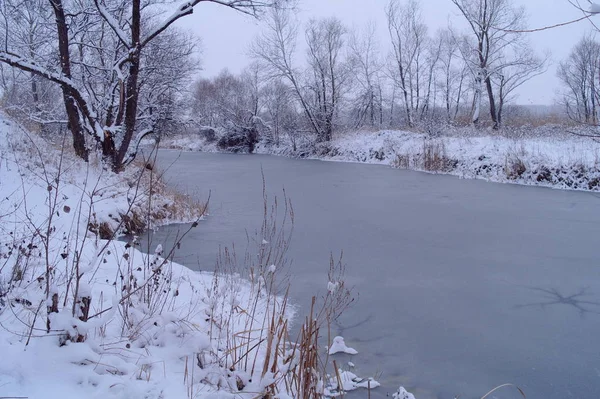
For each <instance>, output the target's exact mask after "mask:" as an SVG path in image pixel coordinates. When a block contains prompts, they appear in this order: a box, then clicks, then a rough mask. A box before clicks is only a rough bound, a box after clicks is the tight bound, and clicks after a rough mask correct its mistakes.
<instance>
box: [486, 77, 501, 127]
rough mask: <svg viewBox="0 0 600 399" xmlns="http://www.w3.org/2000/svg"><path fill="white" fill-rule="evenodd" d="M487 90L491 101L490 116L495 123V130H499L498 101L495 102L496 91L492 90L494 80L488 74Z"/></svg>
mask: <svg viewBox="0 0 600 399" xmlns="http://www.w3.org/2000/svg"><path fill="white" fill-rule="evenodd" d="M485 88H486V90H487V93H488V99H489V101H490V116H491V117H492V122H493V123H494V125H493V129H498V114H497V113H496V101H495V100H494V89H493V88H492V80H491V79H490V77H489V75H487V74H486V77H485Z"/></svg>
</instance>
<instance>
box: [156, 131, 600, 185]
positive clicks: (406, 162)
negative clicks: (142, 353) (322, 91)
mask: <svg viewBox="0 0 600 399" xmlns="http://www.w3.org/2000/svg"><path fill="white" fill-rule="evenodd" d="M491 133H492V132H487V131H486V132H483V133H482V132H481V131H476V130H472V129H463V130H457V131H454V133H452V134H448V135H445V136H443V137H437V136H436V137H432V136H431V135H426V134H422V133H415V132H406V131H392V130H383V131H377V132H368V131H363V132H355V133H345V134H343V135H342V134H340V135H338V136H336V137H334V139H333V140H332V142H331V143H328V144H326V145H313V144H311V143H309V142H307V141H304V142H303V141H298V142H297V143H296V150H294V145H293V144H292V143H291V142H290V140H289V139H287V138H285V139H282V140H281V142H280V144H279V145H274V144H267V143H265V142H260V143H259V144H258V145H257V147H256V149H255V152H256V153H261V154H272V155H280V156H288V157H300V158H313V159H321V160H330V161H343V162H362V163H374V164H384V165H389V166H392V167H396V168H403V169H412V170H417V171H423V172H428V173H444V174H451V175H455V176H458V177H461V178H467V179H483V180H488V181H492V182H498V183H515V184H525V185H536V186H545V187H553V188H559V189H574V190H584V191H600V144H598V143H597V142H596V141H594V140H592V139H591V138H588V137H580V136H576V135H572V134H568V133H564V132H563V130H562V128H560V127H553V128H545V129H541V128H538V129H536V130H534V131H532V132H530V134H519V135H515V137H512V138H509V137H505V136H501V135H492V134H491ZM162 145H163V146H165V147H167V148H173V149H182V150H188V151H208V152H217V151H220V149H219V148H218V147H217V145H216V142H208V141H206V140H205V139H204V138H202V137H200V136H196V135H192V136H178V137H173V138H168V139H165V140H164V141H163V142H162Z"/></svg>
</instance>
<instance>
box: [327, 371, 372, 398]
mask: <svg viewBox="0 0 600 399" xmlns="http://www.w3.org/2000/svg"><path fill="white" fill-rule="evenodd" d="M338 376H339V382H341V386H340V385H339V384H338V380H337V378H332V379H331V386H332V387H333V388H334V389H336V390H338V391H339V390H341V391H346V392H347V391H353V390H355V389H358V388H367V389H373V388H377V387H378V386H380V385H381V384H379V382H377V381H375V380H374V379H372V378H367V379H363V378H360V377H358V376H357V375H356V374H354V373H353V372H351V371H343V370H342V369H340V370H339V371H338Z"/></svg>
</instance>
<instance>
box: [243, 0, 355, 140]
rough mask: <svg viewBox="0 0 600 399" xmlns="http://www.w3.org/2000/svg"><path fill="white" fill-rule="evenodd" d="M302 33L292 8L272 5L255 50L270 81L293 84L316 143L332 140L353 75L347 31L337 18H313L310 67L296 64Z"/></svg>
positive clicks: (307, 34)
mask: <svg viewBox="0 0 600 399" xmlns="http://www.w3.org/2000/svg"><path fill="white" fill-rule="evenodd" d="M297 33H298V26H297V21H295V19H294V18H293V16H292V15H291V13H290V12H289V10H283V9H273V10H272V12H271V15H270V18H269V20H268V21H267V26H266V30H265V32H263V34H262V35H261V36H259V37H258V38H257V39H256V40H255V42H254V43H253V45H252V48H251V52H252V54H253V56H254V58H255V59H256V60H258V61H260V62H261V63H262V64H263V65H264V67H265V69H266V70H268V75H269V77H270V78H271V79H273V78H280V79H282V80H283V81H285V82H287V83H288V84H289V85H290V88H291V90H292V92H293V93H294V96H295V98H296V100H297V101H298V103H299V105H300V107H301V109H302V111H303V113H304V115H305V117H306V121H307V124H308V125H309V126H310V129H311V130H312V131H313V132H314V133H315V134H316V137H317V142H326V141H329V140H331V137H332V134H333V129H334V125H335V124H334V118H335V117H336V115H337V114H338V109H339V105H340V99H341V96H342V93H343V90H344V85H345V84H346V81H347V78H348V75H349V74H348V73H347V72H348V68H347V64H346V60H345V58H344V56H345V54H344V46H345V35H346V29H345V28H344V26H343V25H342V24H341V22H340V21H339V20H337V19H335V18H329V19H322V20H312V21H310V22H309V24H308V26H307V28H306V32H305V37H306V42H307V47H308V49H307V51H306V63H307V65H308V69H306V70H302V69H300V68H297V67H296V66H295V57H296V56H297V55H296V40H297Z"/></svg>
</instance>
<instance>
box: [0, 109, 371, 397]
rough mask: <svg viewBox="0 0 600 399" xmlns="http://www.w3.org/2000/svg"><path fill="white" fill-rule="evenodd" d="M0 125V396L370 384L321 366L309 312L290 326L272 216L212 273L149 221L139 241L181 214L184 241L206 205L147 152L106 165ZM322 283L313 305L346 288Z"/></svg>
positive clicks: (291, 392) (334, 298) (224, 393)
mask: <svg viewBox="0 0 600 399" xmlns="http://www.w3.org/2000/svg"><path fill="white" fill-rule="evenodd" d="M0 138H1V140H0V190H1V192H2V193H3V196H2V198H1V199H0V222H1V223H0V244H1V246H0V327H2V328H0V348H2V350H1V352H2V355H3V360H4V361H3V362H2V363H1V364H0V397H27V398H31V399H35V398H40V399H41V398H44V399H47V398H56V399H70V398H73V399H75V398H82V397H86V398H94V397H97V398H142V397H143V398H148V399H159V398H161V399H168V398H173V399H175V398H177V399H179V398H213V397H220V398H222V397H226V398H229V397H231V398H233V397H235V398H242V399H243V398H248V399H249V398H254V397H256V395H257V393H263V394H271V395H279V397H282V398H283V397H296V395H297V393H298V392H300V394H299V395H300V396H302V394H303V391H302V390H303V389H304V388H305V387H307V388H309V389H310V390H312V391H311V392H313V393H319V394H327V395H330V396H334V395H336V394H339V390H340V389H343V390H346V391H347V390H352V389H358V388H360V387H366V386H367V385H370V387H372V388H374V387H376V386H377V382H376V381H374V380H363V379H361V378H358V377H357V376H356V375H355V374H353V373H351V372H350V371H348V370H340V371H339V372H338V373H335V374H336V375H334V376H332V377H327V376H325V374H323V373H322V372H321V371H319V370H324V368H323V367H326V366H327V364H321V363H320V360H319V359H318V357H319V356H318V355H317V352H319V351H320V346H319V345H318V344H317V340H318V339H319V337H320V333H319V328H320V327H321V324H317V322H316V321H314V322H313V320H311V322H310V323H311V324H310V326H302V327H301V330H302V329H303V328H304V329H306V328H310V329H312V330H311V333H310V334H309V336H307V337H306V338H305V340H306V342H305V341H299V342H296V341H294V340H292V338H291V337H290V336H289V334H288V332H289V331H288V326H289V323H290V321H291V319H292V316H293V315H294V312H295V311H294V308H293V306H292V305H291V304H289V303H288V299H287V293H286V291H285V281H284V280H283V279H282V278H283V277H281V278H280V273H282V272H281V270H283V269H284V266H285V265H284V262H285V256H284V253H283V252H282V251H284V250H285V248H286V247H285V245H283V244H282V242H283V241H281V240H284V239H287V236H284V235H283V234H286V232H285V231H279V230H277V228H276V227H275V226H276V225H275V224H274V223H269V226H271V227H269V228H266V227H265V229H266V230H265V229H263V230H261V231H260V235H261V237H260V239H259V240H255V242H256V246H255V247H253V248H251V249H250V250H251V251H253V252H252V254H253V255H256V253H258V254H260V255H261V256H258V257H257V256H250V257H248V256H246V259H250V258H251V259H252V260H251V263H243V264H238V263H237V261H236V259H235V256H234V254H233V253H231V252H228V253H225V254H221V255H222V256H221V257H220V258H219V262H218V263H217V266H216V268H215V272H211V273H200V272H194V271H192V270H190V269H188V268H186V267H184V266H182V265H179V264H177V263H175V262H172V261H171V260H170V259H172V256H173V254H174V251H175V249H174V250H165V249H163V247H162V245H161V243H158V242H153V241H152V238H151V237H152V234H150V233H148V237H149V239H148V242H149V243H148V244H147V245H144V246H143V247H142V244H140V242H142V240H138V238H137V237H136V235H140V234H142V233H141V231H142V230H143V231H151V230H152V229H153V228H156V227H158V226H161V225H165V224H172V223H181V222H188V223H187V224H186V225H185V226H186V227H185V228H184V230H179V231H178V232H177V237H178V238H177V239H176V241H175V242H176V243H177V242H180V241H178V240H181V239H182V238H183V237H184V236H185V234H186V233H187V232H188V231H189V229H193V228H195V227H196V226H198V223H202V221H201V219H202V217H203V213H204V210H205V207H204V206H203V205H202V204H199V203H194V202H193V201H191V200H190V199H189V198H187V197H186V196H183V195H181V194H180V193H176V192H172V191H169V190H168V189H167V187H166V185H165V184H164V181H163V179H162V172H159V171H158V170H157V169H156V167H155V165H154V163H153V159H152V158H151V157H150V158H148V159H144V160H140V162H139V164H138V165H137V166H134V167H131V168H128V169H127V170H126V171H125V172H122V173H121V174H114V173H112V172H110V171H108V170H105V168H103V167H102V164H101V162H99V161H98V160H97V159H92V160H90V162H88V163H85V162H83V161H82V160H80V159H79V158H77V157H75V156H74V155H73V154H72V153H71V151H70V149H69V148H67V147H66V146H62V147H59V148H57V147H56V145H53V144H50V143H48V142H46V141H45V140H43V139H42V138H40V137H38V136H37V135H35V134H34V133H31V132H28V131H26V130H25V129H23V128H22V127H21V126H19V125H18V124H16V123H14V122H11V121H10V120H8V119H7V118H5V117H0ZM55 141H56V140H55ZM59 141H60V140H59ZM63 142H66V143H68V138H67V139H66V140H64V141H63ZM265 201H267V199H265ZM265 205H266V203H265ZM265 217H268V216H265ZM271 222H274V221H271ZM282 227H283V226H282ZM186 229H188V230H186ZM124 234H128V235H133V237H132V238H131V239H130V240H128V241H119V240H117V238H118V237H122V236H123V235H124ZM177 247H178V245H174V248H177ZM242 258H243V256H242ZM211 266H212V265H211ZM206 268H207V269H211V268H212V267H210V266H207V267H206ZM328 284H332V285H334V286H335V287H336V289H332V290H330V291H328V293H327V294H326V295H325V296H324V301H325V302H323V303H322V304H321V305H318V303H319V302H317V306H323V308H322V309H328V306H331V303H334V302H335V303H336V304H340V303H341V304H344V303H345V302H344V301H345V300H348V298H349V293H348V291H347V290H345V289H343V281H333V282H329V283H328V282H327V281H324V282H323V287H327V286H328ZM340 300H341V302H340ZM315 311H319V312H322V313H320V314H327V315H329V314H330V313H327V312H324V311H322V310H320V308H316V309H315ZM332 311H337V310H336V309H333V310H332ZM322 322H323V320H321V321H320V322H319V323H322ZM313 340H314V341H313ZM319 342H320V341H319ZM307 361H310V362H311V363H305V362H307ZM303 362H304V363H303ZM300 364H304V366H303V367H299V365H300ZM306 370H309V371H310V372H308V373H306V372H305V371H306ZM311 370H312V371H311ZM369 381H370V382H369ZM340 384H341V386H340ZM308 396H310V397H314V395H312V396H311V394H310V393H309V394H308Z"/></svg>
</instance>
